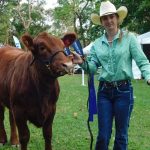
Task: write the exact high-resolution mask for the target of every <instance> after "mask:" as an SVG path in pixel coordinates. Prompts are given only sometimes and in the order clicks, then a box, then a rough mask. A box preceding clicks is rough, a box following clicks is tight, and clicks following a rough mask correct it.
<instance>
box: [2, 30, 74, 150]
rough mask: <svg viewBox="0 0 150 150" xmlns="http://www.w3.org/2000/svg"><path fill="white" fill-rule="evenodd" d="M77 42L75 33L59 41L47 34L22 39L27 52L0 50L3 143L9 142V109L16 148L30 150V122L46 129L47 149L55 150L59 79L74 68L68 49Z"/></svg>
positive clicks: (11, 137) (12, 138)
mask: <svg viewBox="0 0 150 150" xmlns="http://www.w3.org/2000/svg"><path fill="white" fill-rule="evenodd" d="M75 39H76V35H75V34H74V33H70V34H66V35H65V36H64V37H63V38H62V39H58V38H56V37H54V36H51V35H48V34H47V33H45V32H43V33H41V34H39V35H38V36H37V37H36V38H34V39H32V38H31V37H30V36H29V35H24V36H23V37H22V42H23V43H24V45H25V46H26V48H27V49H28V51H27V52H25V51H22V50H19V49H17V48H15V47H11V46H6V47H3V48H0V143H2V144H5V143H6V142H7V136H6V132H5V128H4V123H3V121H4V106H6V107H8V108H9V110H10V124H11V136H10V142H11V144H12V145H16V144H18V143H20V147H21V150H27V144H28V141H29V137H30V133H29V129H28V126H27V121H30V122H31V123H33V124H34V125H36V126H37V127H42V129H43V136H44V139H45V150H52V146H51V138H52V122H53V119H54V115H55V111H56V101H57V99H58V96H59V84H58V81H57V77H59V76H62V75H64V74H66V73H70V72H71V70H72V69H73V66H74V65H73V63H72V58H71V57H67V56H65V53H64V47H65V46H69V44H72V43H73V41H74V40H75ZM66 41H67V42H66ZM68 41H69V42H68ZM66 43H67V45H65V44H66ZM16 126H17V129H18V135H19V141H18V137H17V133H16Z"/></svg>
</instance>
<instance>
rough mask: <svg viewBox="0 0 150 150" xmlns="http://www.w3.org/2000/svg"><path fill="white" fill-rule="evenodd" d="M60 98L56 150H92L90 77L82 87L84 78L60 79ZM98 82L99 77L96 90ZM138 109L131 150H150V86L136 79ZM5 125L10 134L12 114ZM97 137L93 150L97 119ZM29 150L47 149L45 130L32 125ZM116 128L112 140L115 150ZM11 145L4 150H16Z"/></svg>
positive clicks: (93, 124) (132, 126)
mask: <svg viewBox="0 0 150 150" xmlns="http://www.w3.org/2000/svg"><path fill="white" fill-rule="evenodd" d="M59 82H60V88H61V92H60V96H59V100H58V102H57V113H56V116H55V119H54V123H53V139H52V145H53V150H89V146H90V136H89V132H88V129H87V117H88V112H87V97H88V89H87V77H86V76H85V84H86V86H82V85H81V75H73V76H68V75H66V76H64V77H60V78H59ZM97 86H98V81H97V80H96V76H95V87H96V88H97ZM133 87H134V97H135V102H134V110H133V113H132V116H131V120H130V128H129V148H128V149H129V150H150V86H147V85H146V83H145V81H143V80H134V81H133ZM5 125H6V130H7V133H8V134H9V132H10V129H9V122H8V111H6V114H5ZM90 125H91V128H92V132H93V135H94V143H93V150H94V145H95V141H96V135H97V116H96V115H95V118H94V122H91V123H90ZM29 128H30V141H29V144H28V148H29V150H44V140H43V136H42V130H41V129H40V128H36V127H35V126H34V125H32V124H30V123H29ZM113 140H114V129H113V133H112V138H111V141H110V150H112V145H113ZM15 149H16V148H11V147H10V145H9V143H8V144H6V145H5V146H3V147H0V150H15Z"/></svg>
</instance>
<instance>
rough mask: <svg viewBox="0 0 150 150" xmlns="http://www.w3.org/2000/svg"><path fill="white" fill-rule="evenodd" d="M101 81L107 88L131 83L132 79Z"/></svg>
mask: <svg viewBox="0 0 150 150" xmlns="http://www.w3.org/2000/svg"><path fill="white" fill-rule="evenodd" d="M100 83H101V84H103V85H104V87H106V88H113V87H118V86H122V85H126V84H128V83H130V81H129V80H119V81H112V82H108V81H100Z"/></svg>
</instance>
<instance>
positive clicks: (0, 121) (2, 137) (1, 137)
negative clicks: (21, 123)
mask: <svg viewBox="0 0 150 150" xmlns="http://www.w3.org/2000/svg"><path fill="white" fill-rule="evenodd" d="M6 142H7V135H6V131H5V128H4V107H3V106H2V105H1V104H0V144H2V145H4V144H5V143H6Z"/></svg>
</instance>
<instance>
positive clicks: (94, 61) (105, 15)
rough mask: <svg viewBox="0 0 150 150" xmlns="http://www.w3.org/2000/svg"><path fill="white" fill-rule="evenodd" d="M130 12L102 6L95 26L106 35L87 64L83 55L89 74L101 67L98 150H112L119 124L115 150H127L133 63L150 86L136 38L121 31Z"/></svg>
mask: <svg viewBox="0 0 150 150" xmlns="http://www.w3.org/2000/svg"><path fill="white" fill-rule="evenodd" d="M126 15H127V8H126V7H124V6H122V7H120V8H119V9H118V10H116V8H115V6H114V5H113V4H112V3H111V2H109V1H106V2H102V3H101V5H100V15H96V14H92V15H91V20H92V22H93V23H95V24H98V25H102V26H103V27H104V28H105V31H106V33H105V34H104V35H102V36H101V37H100V38H98V39H96V40H95V42H94V44H93V46H92V48H91V54H90V59H87V60H85V61H83V60H82V59H81V58H80V56H79V55H77V54H74V55H75V57H76V59H80V65H81V66H82V67H83V68H84V69H85V70H87V71H88V72H89V73H94V72H95V71H96V70H97V68H98V67H99V66H102V72H101V74H100V75H99V81H100V83H99V89H98V96H97V110H98V136H97V142H96V147H95V149H96V150H108V145H109V140H110V137H111V132H112V122H113V119H114V120H115V141H114V150H127V144H128V126H129V119H130V115H131V112H132V108H133V89H132V85H131V82H130V80H131V79H132V77H133V74H132V59H134V60H135V61H136V63H137V65H138V67H139V68H140V70H141V72H142V75H143V77H144V78H145V80H146V81H147V83H148V84H150V64H149V61H148V60H147V58H146V56H145V55H144V53H143V51H142V50H141V47H140V44H139V43H138V42H137V39H136V37H135V36H134V34H132V33H130V32H127V31H124V32H123V31H121V30H120V29H119V24H120V23H122V21H123V20H124V19H125V17H126Z"/></svg>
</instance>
